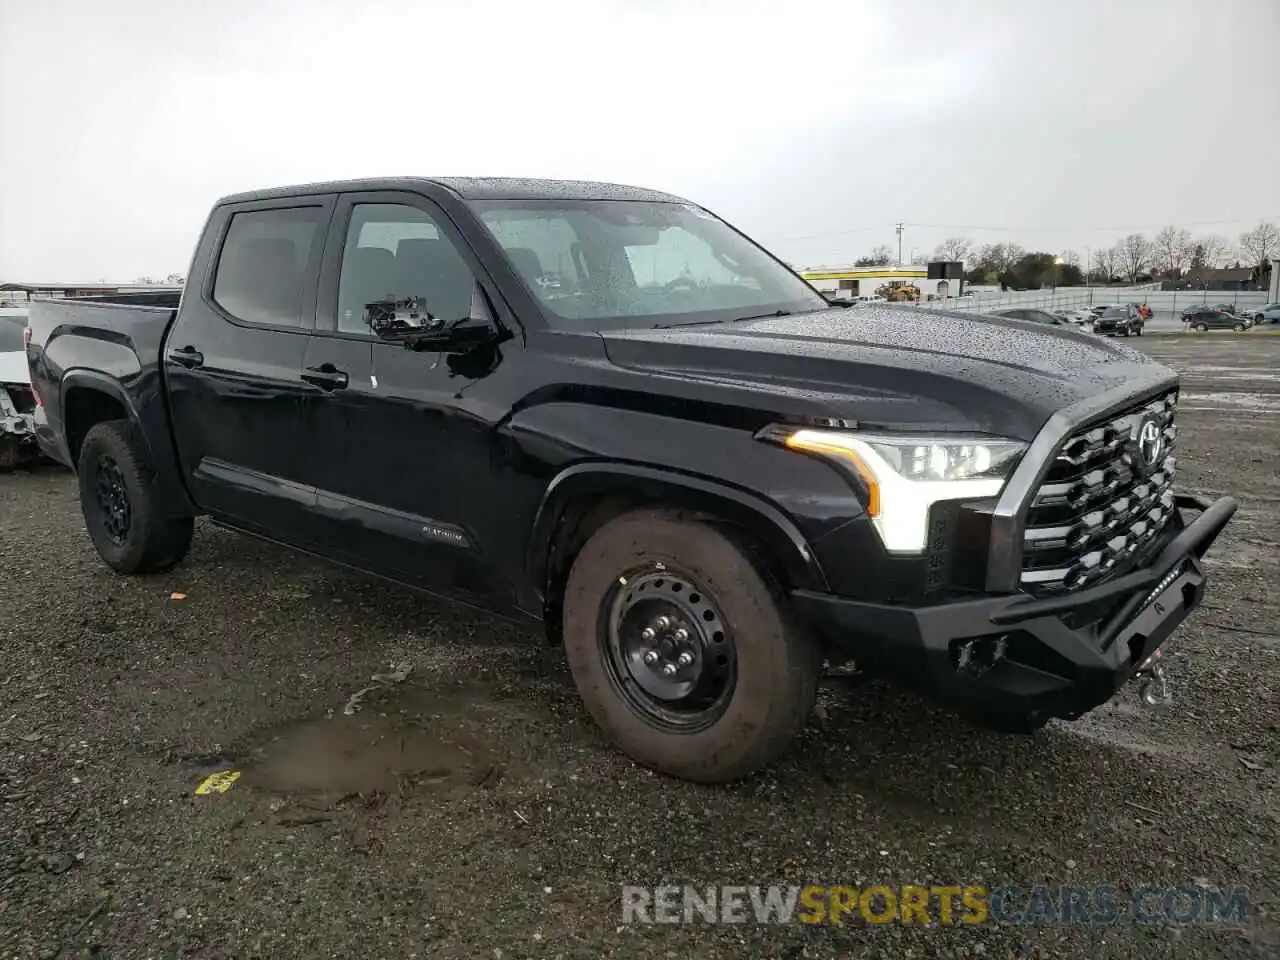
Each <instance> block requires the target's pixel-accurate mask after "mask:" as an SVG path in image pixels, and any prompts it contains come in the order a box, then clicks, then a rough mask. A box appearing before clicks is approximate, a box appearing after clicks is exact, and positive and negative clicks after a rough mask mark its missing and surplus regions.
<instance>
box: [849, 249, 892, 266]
mask: <svg viewBox="0 0 1280 960" xmlns="http://www.w3.org/2000/svg"><path fill="white" fill-rule="evenodd" d="M892 262H893V250H891V249H890V248H889V246H888V245H887V244H881V245H880V246H878V247H876V248H874V249H873V250H872V251H871V253H869V254H868V255H867V256H865V257H859V258H858V259H857V260H856V261H855V263H856V265H857V266H859V267H882V266H884V265H885V264H888V263H892Z"/></svg>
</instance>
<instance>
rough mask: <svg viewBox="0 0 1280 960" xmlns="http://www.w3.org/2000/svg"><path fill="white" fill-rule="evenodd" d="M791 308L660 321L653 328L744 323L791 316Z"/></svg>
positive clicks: (663, 328) (664, 328) (668, 328)
mask: <svg viewBox="0 0 1280 960" xmlns="http://www.w3.org/2000/svg"><path fill="white" fill-rule="evenodd" d="M792 313H793V311H791V310H774V311H773V312H772V313H758V314H755V315H754V316H750V317H733V318H732V319H729V320H690V321H689V322H688V323H660V324H658V325H657V326H656V327H654V328H653V329H655V330H670V329H672V328H674V327H704V326H707V325H708V324H712V323H743V322H745V321H747V320H768V319H769V318H770V317H789V316H791V315H792Z"/></svg>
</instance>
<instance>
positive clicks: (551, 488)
mask: <svg viewBox="0 0 1280 960" xmlns="http://www.w3.org/2000/svg"><path fill="white" fill-rule="evenodd" d="M646 507H648V508H666V509H670V510H672V511H674V512H679V513H684V514H688V515H690V516H691V517H693V518H699V519H704V520H708V521H712V522H717V523H720V524H723V525H725V526H726V527H729V528H732V529H733V530H734V531H735V532H736V533H738V534H739V536H740V538H741V539H743V540H744V541H745V544H744V545H746V546H748V547H751V548H754V549H755V551H756V552H758V553H759V554H760V555H759V556H758V557H757V558H756V559H757V560H758V561H760V562H762V563H764V564H765V565H766V567H767V568H768V572H769V573H770V574H772V575H773V576H774V577H776V578H777V579H778V580H779V581H780V582H782V583H783V584H784V585H786V586H787V587H790V588H795V589H811V590H818V591H823V590H826V589H827V580H826V576H825V575H824V573H823V572H822V568H821V566H820V565H819V563H818V560H817V558H816V557H815V556H814V554H813V551H812V550H811V549H810V547H809V544H808V542H807V540H806V539H805V537H804V535H803V534H802V533H801V532H800V530H799V529H798V528H797V527H796V526H795V524H794V523H792V522H791V520H790V519H788V518H787V516H786V515H785V514H784V513H783V512H782V511H781V510H780V509H779V508H778V507H777V506H775V505H773V504H771V503H770V502H769V501H767V500H765V499H764V498H762V497H760V496H758V495H757V494H754V493H751V492H750V491H746V490H742V489H740V488H737V487H734V486H731V485H729V484H726V483H723V482H720V481H717V480H713V479H710V478H706V477H700V476H694V475H689V474H684V473H679V472H677V471H674V470H667V469H662V468H656V467H650V466H643V465H639V464H628V463H609V462H593V463H586V464H576V465H574V466H571V467H568V468H566V469H565V470H563V471H561V472H560V473H559V474H558V475H557V476H556V477H555V478H554V479H553V480H552V481H551V483H550V484H549V485H548V487H547V491H546V493H545V494H544V496H543V499H542V503H541V504H540V506H539V508H538V512H537V515H536V517H535V520H534V524H533V530H532V533H531V536H530V540H529V547H528V551H527V554H526V557H525V570H526V576H525V582H526V584H527V585H528V589H529V590H530V591H531V592H532V596H531V597H530V601H531V602H530V604H529V605H530V606H531V607H534V608H536V609H539V610H541V612H542V616H543V620H544V623H545V625H546V628H547V633H548V636H549V638H550V639H551V640H552V641H553V642H556V641H558V639H559V636H560V597H561V594H562V592H563V588H564V584H565V581H566V579H567V577H568V573H569V568H570V567H571V566H572V563H573V560H574V558H575V557H576V556H577V553H578V551H579V550H580V549H581V548H582V546H583V545H584V544H585V543H586V542H587V540H589V539H590V538H591V536H592V534H594V533H595V532H596V531H597V530H599V529H600V527H602V526H603V525H604V524H606V523H608V522H609V521H610V520H612V519H613V518H614V517H617V516H620V515H621V514H623V513H627V512H630V511H632V510H637V509H643V508H646Z"/></svg>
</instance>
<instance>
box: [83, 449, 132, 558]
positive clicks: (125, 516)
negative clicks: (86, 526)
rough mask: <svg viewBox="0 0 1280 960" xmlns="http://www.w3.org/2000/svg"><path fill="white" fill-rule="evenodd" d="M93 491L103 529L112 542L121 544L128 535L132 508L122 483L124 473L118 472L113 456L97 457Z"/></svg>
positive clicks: (127, 491)
mask: <svg viewBox="0 0 1280 960" xmlns="http://www.w3.org/2000/svg"><path fill="white" fill-rule="evenodd" d="M93 491H94V496H95V498H96V502H97V506H98V516H99V518H100V519H101V521H102V529H103V531H104V532H105V533H106V535H107V537H108V538H109V539H110V540H111V542H112V543H114V544H116V545H120V544H123V543H124V542H125V540H127V539H128V537H129V528H130V526H131V525H132V522H133V508H132V506H131V505H130V503H129V490H128V488H127V487H126V486H125V483H124V474H122V473H121V472H120V466H119V464H117V463H116V461H115V459H114V458H112V457H109V456H102V457H99V458H98V463H97V465H96V467H95V468H94V473H93Z"/></svg>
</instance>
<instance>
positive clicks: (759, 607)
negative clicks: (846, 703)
mask: <svg viewBox="0 0 1280 960" xmlns="http://www.w3.org/2000/svg"><path fill="white" fill-rule="evenodd" d="M664 618H665V620H666V622H660V621H662V620H664ZM646 633H649V638H648V639H645V635H646ZM680 633H684V634H686V635H687V636H688V637H689V640H690V641H691V642H688V643H686V642H685V641H683V640H680V639H679V634H680ZM564 647H565V657H566V659H567V660H568V663H569V669H570V671H571V672H572V674H573V679H574V683H575V684H576V685H577V688H578V691H579V693H580V694H581V696H582V699H583V702H584V703H585V705H586V708H587V711H588V712H589V713H590V714H591V716H592V718H593V719H595V721H596V722H597V723H598V724H599V725H600V726H601V727H602V728H603V729H604V730H605V731H606V733H608V734H609V736H610V737H611V738H612V739H613V741H614V742H615V743H616V744H617V745H618V746H619V747H620V748H621V749H622V751H623V752H624V753H626V754H627V755H628V756H630V757H631V758H632V759H633V760H635V761H636V762H637V763H639V764H641V765H643V766H646V767H650V768H652V769H654V770H658V771H660V772H662V773H666V774H669V775H671V776H675V777H680V778H683V779H686V780H694V781H699V782H702V783H723V782H725V781H729V780H735V779H737V778H739V777H743V776H746V775H747V774H750V773H752V772H753V771H755V770H757V769H759V768H760V767H762V766H764V765H766V764H768V763H769V762H770V761H771V760H773V759H774V758H775V757H777V756H778V755H779V754H781V753H782V752H783V750H785V749H786V747H787V746H788V745H789V744H790V742H791V741H792V739H793V738H794V737H795V735H796V733H797V732H798V731H799V730H800V729H801V727H803V725H804V723H805V720H806V719H807V718H808V716H809V714H810V712H811V711H812V710H813V705H814V700H815V697H816V695H817V687H818V680H819V678H820V676H821V672H822V657H821V653H820V651H819V648H818V645H817V644H816V643H815V642H814V641H813V640H812V639H811V638H810V637H809V636H808V635H806V634H805V633H804V632H803V631H802V630H800V629H798V628H797V626H796V625H795V624H794V623H793V622H792V621H791V618H790V615H789V613H788V611H787V608H786V604H785V600H784V599H783V597H782V595H781V591H780V590H779V589H778V587H777V585H776V584H775V583H774V582H773V581H772V580H771V578H769V577H768V575H767V574H764V573H762V571H761V570H759V569H757V567H756V566H755V565H754V564H753V563H752V562H751V560H750V559H749V558H748V556H747V554H746V553H745V552H744V551H743V549H742V548H740V547H739V546H738V545H737V544H736V543H734V542H733V541H732V540H731V539H730V538H729V537H728V536H726V535H725V534H724V533H722V532H721V531H720V530H718V529H717V528H715V527H713V526H711V525H709V524H707V523H704V522H701V521H698V520H695V519H691V518H683V517H681V516H680V515H678V514H672V513H667V512H662V511H650V510H645V511H637V512H634V513H629V514H624V515H623V516H621V517H618V518H616V519H615V520H613V521H611V522H609V523H608V524H606V525H605V526H604V527H602V528H601V529H600V530H599V531H598V532H597V533H596V534H595V536H593V537H592V538H591V540H590V541H588V543H587V544H586V546H584V547H583V548H582V551H581V552H580V553H579V554H578V556H577V558H576V559H575V561H574V564H573V568H572V570H571V571H570V573H569V580H568V585H567V587H566V589H565V597H564ZM659 651H661V652H660V653H659ZM680 652H685V653H688V654H689V657H690V660H689V661H688V665H686V666H684V667H675V663H676V661H677V659H678V657H679V654H680ZM650 654H652V655H653V656H654V657H655V658H656V659H655V661H654V662H652V663H651V662H650V660H649V659H647V658H648V657H649V656H650ZM667 666H671V667H675V669H673V671H672V676H671V677H667V676H665V675H664V674H663V672H662V671H663V669H664V668H665V667H667ZM677 671H678V672H677ZM686 688H687V690H686ZM655 690H657V691H658V692H657V693H655V692H653V691H655ZM680 691H685V692H683V693H682V692H680ZM677 694H678V695H677Z"/></svg>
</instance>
